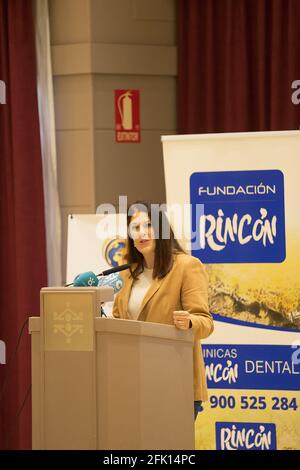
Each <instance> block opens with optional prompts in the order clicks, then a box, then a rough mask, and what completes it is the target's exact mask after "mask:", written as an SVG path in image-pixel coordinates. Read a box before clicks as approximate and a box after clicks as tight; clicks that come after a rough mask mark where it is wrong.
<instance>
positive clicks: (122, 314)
mask: <svg viewBox="0 0 300 470" xmlns="http://www.w3.org/2000/svg"><path fill="white" fill-rule="evenodd" d="M130 209H131V210H130V214H131V215H129V216H128V218H127V225H128V240H127V245H128V246H127V262H128V264H129V266H130V268H129V270H127V271H123V276H122V277H123V280H124V285H123V288H122V290H121V291H120V292H119V294H118V295H117V296H116V299H115V302H114V306H113V315H114V317H117V318H122V319H128V320H130V319H131V320H141V321H149V322H154V323H164V324H169V325H175V327H176V328H178V329H180V330H187V329H189V328H191V329H192V330H193V333H194V340H195V342H194V411H195V412H194V416H195V419H196V417H197V413H198V411H199V409H200V408H201V402H202V401H205V400H207V387H206V379H205V369H204V362H203V355H202V349H201V345H200V341H199V340H201V339H203V338H207V337H208V336H209V335H210V334H211V333H212V331H213V320H212V316H211V314H210V313H209V309H208V293H207V291H208V289H207V287H208V286H207V284H208V283H207V274H206V272H205V269H204V266H203V265H202V263H201V262H200V261H199V260H198V259H197V258H195V257H193V256H190V255H188V254H186V253H184V251H183V250H182V248H181V247H180V245H179V243H178V242H177V240H176V239H175V237H174V234H173V231H172V229H171V227H170V225H169V223H168V220H167V217H166V216H165V214H164V213H163V212H162V211H159V210H158V209H156V210H154V211H153V207H152V218H153V220H151V207H150V206H149V204H147V203H145V202H137V203H135V204H134V205H133V206H131V208H130ZM124 273H125V274H124Z"/></svg>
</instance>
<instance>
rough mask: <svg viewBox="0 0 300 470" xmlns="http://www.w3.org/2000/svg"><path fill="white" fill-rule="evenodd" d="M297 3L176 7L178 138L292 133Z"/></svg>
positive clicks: (186, 3) (297, 76) (238, 0)
mask: <svg viewBox="0 0 300 470" xmlns="http://www.w3.org/2000/svg"><path fill="white" fill-rule="evenodd" d="M299 25H300V1H299V0H222V1H220V0H178V59H179V78H178V116H179V118H178V130H179V132H180V133H183V134H184V133H206V132H243V131H247V132H248V131H265V130H287V129H298V128H299V126H300V105H298V106H296V105H294V104H293V103H292V100H291V95H292V93H293V91H294V90H292V88H291V86H292V82H293V81H294V80H300V54H299V45H300V26H299Z"/></svg>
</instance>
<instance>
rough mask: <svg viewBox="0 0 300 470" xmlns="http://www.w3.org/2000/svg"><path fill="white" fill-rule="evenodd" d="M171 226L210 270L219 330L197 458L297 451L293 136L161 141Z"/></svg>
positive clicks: (299, 145)
mask: <svg viewBox="0 0 300 470" xmlns="http://www.w3.org/2000/svg"><path fill="white" fill-rule="evenodd" d="M162 140H163V152H164V166H165V180H166V192H167V204H168V206H169V210H170V212H172V207H173V206H176V205H177V206H178V205H180V206H181V207H186V208H187V210H185V212H184V214H183V217H181V218H180V217H176V218H174V220H173V219H172V214H171V216H170V218H171V221H172V223H173V225H174V230H175V233H176V235H177V237H178V238H180V239H181V240H182V241H183V242H184V244H185V247H186V248H187V249H188V250H190V252H191V254H192V255H193V256H195V257H197V258H199V259H200V260H201V261H202V262H203V263H204V264H205V265H206V269H207V272H208V275H209V304H210V311H211V312H212V313H213V315H214V320H215V332H214V333H213V334H212V335H211V336H210V337H209V338H207V339H205V340H203V341H202V348H203V354H204V361H205V368H206V378H207V383H208V387H209V400H208V401H207V402H206V403H204V405H203V411H202V412H201V413H199V415H198V417H197V420H196V423H195V426H196V448H197V449H220V450H234V449H241V450H271V449H280V450H282V449H299V448H300V428H299V422H300V409H299V407H300V393H299V392H300V275H299V272H300V211H299V207H298V200H299V198H298V193H297V191H298V186H299V182H298V174H299V171H300V163H299V155H300V133H299V132H298V131H291V132H264V133H259V132H258V133H237V134H209V135H193V136H174V137H172V136H167V137H163V138H162Z"/></svg>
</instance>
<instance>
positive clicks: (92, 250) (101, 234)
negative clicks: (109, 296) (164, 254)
mask: <svg viewBox="0 0 300 470" xmlns="http://www.w3.org/2000/svg"><path fill="white" fill-rule="evenodd" d="M126 238H127V220H126V214H72V215H69V218H68V252H67V283H71V282H73V279H74V278H75V277H76V276H77V274H80V273H84V272H87V271H93V272H94V273H95V274H98V273H100V272H102V271H104V270H105V269H109V268H111V267H116V266H119V265H121V264H124V262H125V261H124V254H125V252H126ZM112 306H113V302H106V303H105V305H104V312H105V314H106V315H108V316H110V315H111V312H112Z"/></svg>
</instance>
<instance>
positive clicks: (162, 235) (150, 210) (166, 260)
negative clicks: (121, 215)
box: [126, 201, 184, 279]
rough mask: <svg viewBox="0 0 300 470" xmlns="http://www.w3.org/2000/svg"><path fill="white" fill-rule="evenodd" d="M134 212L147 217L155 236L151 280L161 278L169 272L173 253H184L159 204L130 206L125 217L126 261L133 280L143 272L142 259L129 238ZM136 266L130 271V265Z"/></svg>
mask: <svg viewBox="0 0 300 470" xmlns="http://www.w3.org/2000/svg"><path fill="white" fill-rule="evenodd" d="M136 212H144V213H146V214H147V215H148V217H149V219H150V221H151V225H152V228H153V230H154V234H155V241H156V243H155V256H154V267H153V278H156V277H157V278H159V279H161V278H163V277H165V276H166V274H168V272H169V271H171V269H172V266H173V258H174V256H173V255H174V254H175V253H184V250H183V249H182V248H181V246H180V244H179V242H178V240H176V239H175V236H174V233H173V230H172V228H171V226H170V224H169V221H168V219H167V216H166V214H165V212H164V211H163V210H162V208H161V207H160V206H159V204H152V205H150V204H149V203H147V202H144V201H136V202H135V203H133V204H132V205H131V206H130V210H129V211H128V215H127V233H128V236H127V254H126V260H127V262H128V264H129V265H130V268H129V269H130V272H131V275H132V277H133V278H134V279H138V276H139V274H141V273H142V272H143V271H144V257H143V255H142V254H141V253H140V252H139V251H138V250H137V249H136V247H135V246H134V241H133V238H132V237H131V236H130V230H129V227H130V222H131V219H132V216H133V215H134V213H136ZM133 264H137V266H135V267H134V269H132V265H133Z"/></svg>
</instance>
